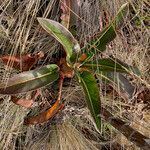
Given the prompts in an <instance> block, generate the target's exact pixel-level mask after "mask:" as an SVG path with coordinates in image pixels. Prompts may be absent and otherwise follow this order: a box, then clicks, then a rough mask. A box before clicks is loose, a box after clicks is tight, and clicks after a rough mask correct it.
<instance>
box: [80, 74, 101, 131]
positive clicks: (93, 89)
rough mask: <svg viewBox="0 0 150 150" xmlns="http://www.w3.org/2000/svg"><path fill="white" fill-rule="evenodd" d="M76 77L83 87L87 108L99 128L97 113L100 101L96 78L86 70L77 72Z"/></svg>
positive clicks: (99, 108)
mask: <svg viewBox="0 0 150 150" xmlns="http://www.w3.org/2000/svg"><path fill="white" fill-rule="evenodd" d="M78 79H79V82H80V83H81V85H82V87H83V89H84V93H85V96H86V102H87V105H88V108H89V110H90V112H91V114H92V117H93V118H94V121H95V123H96V125H97V128H98V129H99V130H100V128H101V119H100V117H99V116H98V115H100V112H101V102H100V94H99V88H98V85H97V82H96V79H95V77H94V76H93V74H91V73H90V72H87V71H84V72H82V73H79V75H78Z"/></svg>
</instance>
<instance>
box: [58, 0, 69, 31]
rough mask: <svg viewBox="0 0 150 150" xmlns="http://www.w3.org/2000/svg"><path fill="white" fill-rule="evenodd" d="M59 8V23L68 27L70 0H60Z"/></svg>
mask: <svg viewBox="0 0 150 150" xmlns="http://www.w3.org/2000/svg"><path fill="white" fill-rule="evenodd" d="M60 8H61V10H62V14H61V17H60V19H61V20H62V21H61V24H62V25H63V26H65V27H66V28H67V29H68V28H69V24H70V0H61V5H60Z"/></svg>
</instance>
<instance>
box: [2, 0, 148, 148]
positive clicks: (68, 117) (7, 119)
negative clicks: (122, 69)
mask: <svg viewBox="0 0 150 150" xmlns="http://www.w3.org/2000/svg"><path fill="white" fill-rule="evenodd" d="M82 1H83V0H81V2H82ZM127 1H128V0H112V1H110V0H106V1H103V3H101V4H99V2H98V0H97V1H96V3H97V4H96V5H94V6H93V5H89V3H88V0H86V2H85V3H84V4H83V5H81V8H80V9H79V12H80V13H79V14H76V13H77V12H76V11H77V10H75V9H73V10H72V11H73V12H74V13H75V14H76V15H75V16H74V19H78V21H77V34H78V36H77V38H78V40H79V41H80V40H81V39H84V38H85V37H86V36H87V35H90V34H92V33H94V32H96V31H98V30H99V28H100V25H99V14H100V15H103V10H105V11H106V12H107V13H108V20H111V19H112V18H113V16H114V15H115V14H116V12H117V10H118V8H119V7H120V6H121V5H122V4H123V3H125V2H127ZM58 4H59V3H58V0H50V1H47V0H0V54H1V55H5V54H10V55H16V54H20V55H21V54H24V53H28V52H32V53H34V52H38V51H40V50H42V51H44V52H45V53H46V56H47V58H46V60H45V61H43V62H39V64H46V63H48V62H49V61H51V55H52V53H53V52H54V51H55V50H56V47H58V46H56V45H55V44H52V42H51V41H52V40H53V39H52V38H51V36H49V35H48V34H46V33H45V32H43V30H41V28H40V26H39V25H38V23H37V20H36V17H39V16H43V17H47V18H51V19H54V20H57V21H58V20H59V18H60V11H59V7H58ZM131 5H132V6H133V10H134V12H132V14H131V15H130V17H129V18H128V19H127V21H126V23H125V27H126V28H122V29H124V30H126V32H125V31H124V32H123V30H120V33H119V34H118V36H117V38H116V39H115V41H114V42H113V43H112V44H111V46H109V47H107V51H106V53H105V55H110V54H112V55H113V56H115V57H117V58H119V59H121V60H122V61H124V62H126V63H129V64H135V65H137V66H138V67H139V69H140V70H141V71H142V77H141V78H134V79H132V83H133V84H134V86H136V87H138V88H139V89H140V88H141V87H142V86H143V87H144V88H146V87H147V88H149V87H150V79H149V67H150V66H149V62H150V51H149V45H148V42H149V29H148V27H147V26H148V24H149V22H148V19H149V18H150V16H149V12H148V11H149V9H148V7H150V6H149V3H148V0H135V1H132V2H131ZM85 42H86V41H85ZM56 44H57V43H56ZM12 63H13V62H9V66H11V65H12ZM0 68H1V69H0V76H1V80H7V79H8V77H9V75H10V74H11V75H12V73H13V74H14V73H15V71H14V70H12V69H11V68H9V67H6V66H4V65H3V64H2V63H1V64H0ZM63 93H64V97H63V98H64V100H65V102H66V105H67V106H66V109H65V110H63V112H62V113H61V114H59V115H57V116H56V118H54V119H53V120H50V121H49V122H48V123H44V124H42V125H36V126H31V127H26V126H24V125H23V119H24V117H25V116H26V115H27V114H28V113H29V112H30V110H29V109H25V108H22V107H19V106H16V105H15V104H13V103H12V102H10V97H9V96H3V95H0V149H2V150H8V149H11V150H28V149H31V150H35V149H36V150H41V149H43V150H47V149H51V150H96V149H105V148H106V149H107V148H108V147H111V148H112V149H113V146H114V145H115V144H116V142H117V143H122V144H121V146H122V149H135V150H136V149H138V148H137V147H136V146H134V145H133V144H131V143H130V142H129V141H127V140H126V139H125V137H123V136H122V135H121V134H119V133H118V131H116V130H115V129H114V128H112V127H111V126H110V125H109V124H107V123H104V127H103V130H102V134H101V135H100V134H99V133H98V132H97V130H96V129H95V128H94V124H93V123H92V121H91V117H90V115H89V112H88V110H87V108H86V107H85V103H84V97H83V93H82V92H81V87H80V86H79V85H77V84H76V83H75V82H74V81H72V82H71V84H70V85H69V87H64V88H63ZM43 98H44V96H43ZM102 101H103V102H102V103H103V105H105V106H111V108H112V110H113V112H114V115H117V116H120V117H122V118H123V119H124V120H126V121H128V122H130V123H131V125H132V126H133V127H134V128H135V129H136V130H138V131H140V132H141V133H143V134H144V135H146V136H148V137H150V133H149V131H150V125H149V124H150V122H149V118H150V114H149V108H146V109H144V110H143V107H146V106H147V105H149V102H147V101H146V102H142V101H140V102H136V103H135V104H132V105H131V104H128V103H125V102H124V101H122V99H121V98H120V97H118V96H117V97H116V96H115V94H114V93H113V94H112V95H111V96H106V95H105V94H104V95H103V96H102ZM126 106H129V109H128V110H126ZM88 135H90V136H89V137H88ZM110 145H111V146H110ZM115 148H116V149H117V148H118V149H119V146H118V145H116V147H115ZM108 149H110V148H108Z"/></svg>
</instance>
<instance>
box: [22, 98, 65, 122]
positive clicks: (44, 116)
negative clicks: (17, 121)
mask: <svg viewBox="0 0 150 150" xmlns="http://www.w3.org/2000/svg"><path fill="white" fill-rule="evenodd" d="M62 107H63V105H60V99H57V101H56V102H55V103H54V105H53V106H52V107H51V108H49V109H48V110H47V111H45V112H42V113H40V114H39V115H37V116H33V117H29V118H26V119H25V120H24V124H25V125H34V124H39V123H43V122H46V121H48V120H49V119H50V118H52V117H53V116H54V115H55V114H56V113H57V112H58V111H59V110H60V109H62Z"/></svg>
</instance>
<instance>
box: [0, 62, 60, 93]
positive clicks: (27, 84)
mask: <svg viewBox="0 0 150 150" xmlns="http://www.w3.org/2000/svg"><path fill="white" fill-rule="evenodd" d="M58 71H59V69H58V66H57V65H55V64H50V65H47V66H44V67H41V68H39V69H36V70H32V71H26V72H23V73H20V74H18V75H16V76H14V77H12V78H10V79H9V80H8V82H7V83H6V84H4V83H1V84H0V94H18V93H24V92H28V91H31V90H36V89H38V88H41V87H43V86H46V85H48V84H50V83H52V82H53V81H55V80H57V79H58V77H59V72H58Z"/></svg>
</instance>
